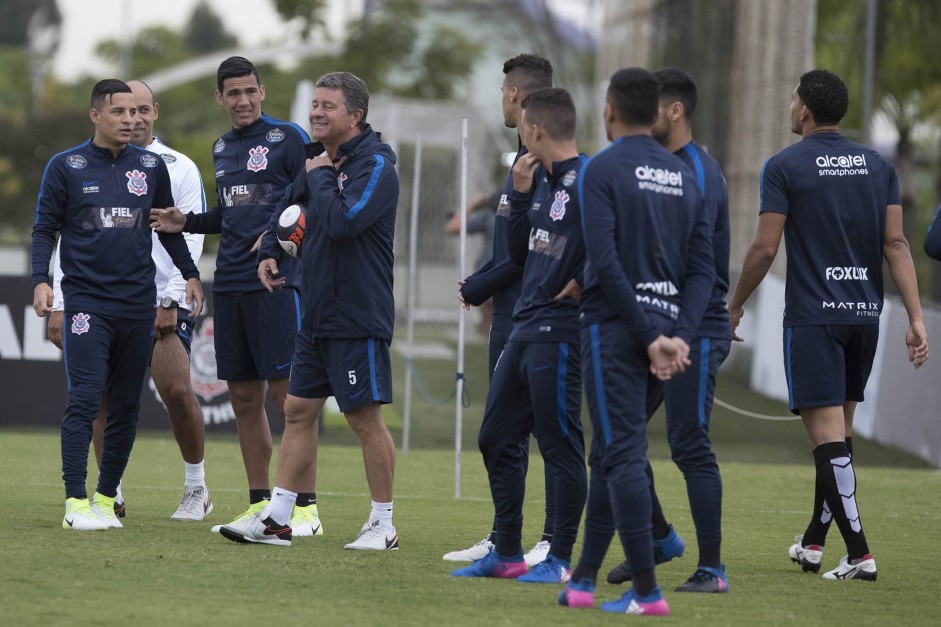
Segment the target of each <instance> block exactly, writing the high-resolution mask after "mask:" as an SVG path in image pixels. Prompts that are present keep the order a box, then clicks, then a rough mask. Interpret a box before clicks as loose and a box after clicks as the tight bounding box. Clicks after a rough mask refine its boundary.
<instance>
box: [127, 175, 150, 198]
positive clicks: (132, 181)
mask: <svg viewBox="0 0 941 627" xmlns="http://www.w3.org/2000/svg"><path fill="white" fill-rule="evenodd" d="M125 174H126V175H127V191H129V192H131V193H132V194H134V195H135V196H143V195H144V194H146V193H147V175H146V174H145V173H143V172H141V171H140V170H131V171H130V172H125Z"/></svg>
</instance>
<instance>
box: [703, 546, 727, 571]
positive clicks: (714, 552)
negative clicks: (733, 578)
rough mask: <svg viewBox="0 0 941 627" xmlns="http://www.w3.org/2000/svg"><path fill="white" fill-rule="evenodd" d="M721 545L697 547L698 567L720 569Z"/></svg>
mask: <svg viewBox="0 0 941 627" xmlns="http://www.w3.org/2000/svg"><path fill="white" fill-rule="evenodd" d="M721 549H722V545H721V544H709V545H700V546H699V565H700V566H708V567H710V568H722V558H721V553H720V552H721Z"/></svg>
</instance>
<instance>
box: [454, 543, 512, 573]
mask: <svg viewBox="0 0 941 627" xmlns="http://www.w3.org/2000/svg"><path fill="white" fill-rule="evenodd" d="M528 570H529V569H528V567H527V566H526V562H525V561H524V560H523V549H520V550H519V553H517V554H516V555H514V556H512V557H506V556H505V555H500V554H499V553H497V551H496V549H494V550H493V551H490V552H489V553H487V555H485V556H484V557H482V558H480V559H479V560H477V561H476V562H474V563H473V564H471V565H470V566H465V567H464V568H458V569H457V570H455V571H452V572H451V574H452V575H454V576H455V577H495V578H497V579H516V578H517V577H519V576H520V575H525V574H526V572H527V571H528Z"/></svg>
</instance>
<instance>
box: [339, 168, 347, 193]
mask: <svg viewBox="0 0 941 627" xmlns="http://www.w3.org/2000/svg"><path fill="white" fill-rule="evenodd" d="M346 179H347V176H346V172H340V176H338V177H337V187H339V188H340V191H341V192H342V191H343V183H344V182H345V181H346Z"/></svg>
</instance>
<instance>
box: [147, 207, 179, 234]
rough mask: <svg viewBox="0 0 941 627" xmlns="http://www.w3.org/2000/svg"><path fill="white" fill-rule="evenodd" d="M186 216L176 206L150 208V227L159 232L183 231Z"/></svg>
mask: <svg viewBox="0 0 941 627" xmlns="http://www.w3.org/2000/svg"><path fill="white" fill-rule="evenodd" d="M185 224H186V216H185V215H183V212H181V211H180V210H179V209H177V208H176V207H167V208H166V209H158V208H156V207H155V208H153V209H151V210H150V228H152V229H153V230H155V231H157V232H158V233H182V232H183V226H184V225H185Z"/></svg>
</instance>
